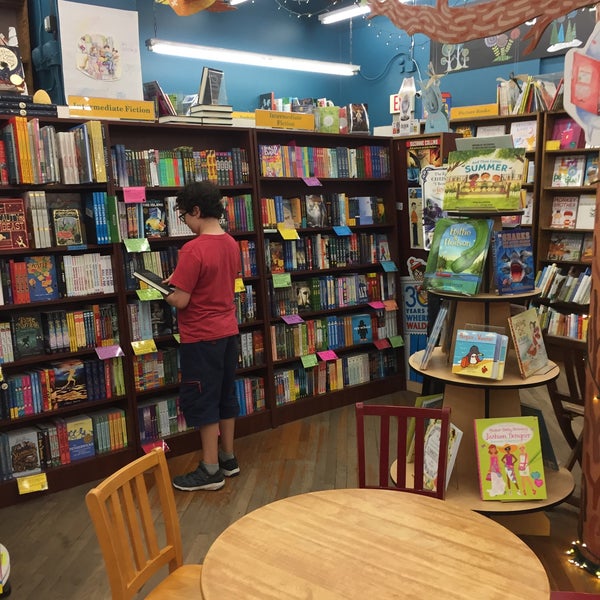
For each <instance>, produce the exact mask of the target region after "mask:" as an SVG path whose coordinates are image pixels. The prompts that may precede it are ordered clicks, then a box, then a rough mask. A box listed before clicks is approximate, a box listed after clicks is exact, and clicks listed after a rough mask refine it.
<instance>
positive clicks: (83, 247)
mask: <svg viewBox="0 0 600 600" xmlns="http://www.w3.org/2000/svg"><path fill="white" fill-rule="evenodd" d="M67 250H68V251H69V252H74V251H75V250H87V244H75V245H73V246H67Z"/></svg>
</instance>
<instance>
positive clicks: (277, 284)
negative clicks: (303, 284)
mask: <svg viewBox="0 0 600 600" xmlns="http://www.w3.org/2000/svg"><path fill="white" fill-rule="evenodd" d="M273 287H274V288H285V287H292V277H291V275H290V274H289V273H273Z"/></svg>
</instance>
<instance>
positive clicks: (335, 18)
mask: <svg viewBox="0 0 600 600" xmlns="http://www.w3.org/2000/svg"><path fill="white" fill-rule="evenodd" d="M370 12H371V7H370V6H368V5H366V4H364V5H363V4H353V5H352V6H347V7H346V8H340V9H339V10H332V11H329V12H326V13H323V14H322V15H319V21H321V23H322V24H323V25H331V23H338V22H339V21H345V20H346V19H353V18H354V17H360V16H362V15H368V14H369V13H370Z"/></svg>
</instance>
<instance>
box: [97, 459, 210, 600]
mask: <svg viewBox="0 0 600 600" xmlns="http://www.w3.org/2000/svg"><path fill="white" fill-rule="evenodd" d="M85 501H86V504H87V508H88V511H89V513H90V516H91V518H92V522H93V523H94V527H95V529H96V536H97V537H98V542H99V543H100V549H101V550H102V554H103V556H104V562H105V564H106V571H107V574H108V581H109V584H110V588H111V591H112V598H113V600H129V599H130V598H133V597H134V596H135V595H136V594H137V593H138V591H139V590H140V589H141V587H142V586H143V585H144V584H145V583H146V582H147V581H148V580H149V579H150V578H151V577H153V576H154V575H155V574H156V573H158V571H159V570H160V569H161V568H162V567H165V568H166V567H167V565H168V570H169V573H168V575H167V576H166V578H164V579H163V580H162V582H161V583H159V584H158V586H156V587H155V588H154V589H153V590H152V592H150V593H149V595H148V596H146V598H147V599H151V600H162V599H163V598H164V599H167V598H168V599H169V600H179V599H181V600H183V599H184V598H186V599H187V598H201V597H202V593H201V591H200V575H201V572H202V565H184V564H183V551H182V544H181V531H180V529H179V520H178V517H177V509H176V507H175V498H174V495H173V488H172V486H171V478H170V476H169V469H168V467H167V460H166V458H165V454H164V452H163V450H162V448H156V449H154V450H152V451H151V452H149V453H148V454H146V455H145V456H142V457H141V458H138V459H137V460H134V461H133V462H131V463H130V464H128V465H126V466H125V467H123V468H122V469H120V470H119V471H117V472H116V473H114V474H113V475H111V476H110V477H108V478H107V479H105V480H104V481H103V482H102V483H100V484H99V485H98V486H97V487H95V488H93V489H91V490H90V491H89V492H88V493H87V495H86V498H85ZM153 506H154V507H158V508H159V509H160V514H157V511H156V510H153ZM163 526H164V527H163Z"/></svg>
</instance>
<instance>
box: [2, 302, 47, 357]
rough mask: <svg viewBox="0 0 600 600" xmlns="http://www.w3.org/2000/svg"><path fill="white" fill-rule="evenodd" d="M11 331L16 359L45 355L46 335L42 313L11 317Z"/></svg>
mask: <svg viewBox="0 0 600 600" xmlns="http://www.w3.org/2000/svg"><path fill="white" fill-rule="evenodd" d="M10 329H11V332H12V342H13V351H14V354H15V359H17V360H18V359H20V358H24V357H25V356H37V355H38V354H44V335H43V329H42V316H41V314H40V313H21V314H14V315H11V319H10Z"/></svg>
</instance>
